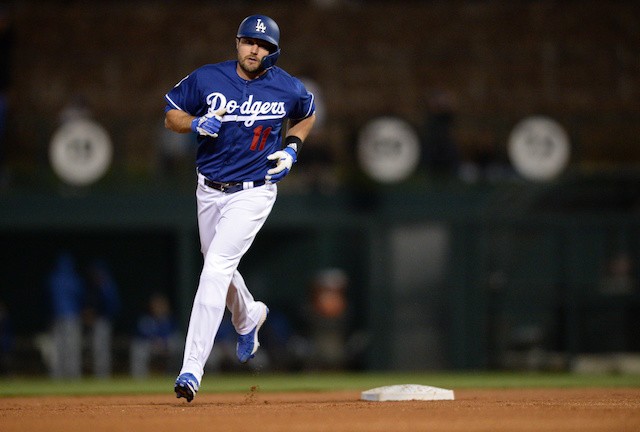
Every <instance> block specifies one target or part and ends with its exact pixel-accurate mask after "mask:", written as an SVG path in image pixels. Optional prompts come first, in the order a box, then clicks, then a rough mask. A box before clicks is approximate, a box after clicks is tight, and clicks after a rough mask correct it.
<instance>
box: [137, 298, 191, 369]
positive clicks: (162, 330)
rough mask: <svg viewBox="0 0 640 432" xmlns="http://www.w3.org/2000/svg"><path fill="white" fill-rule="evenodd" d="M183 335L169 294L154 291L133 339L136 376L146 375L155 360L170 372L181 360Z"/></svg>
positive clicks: (139, 320)
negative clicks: (181, 339)
mask: <svg viewBox="0 0 640 432" xmlns="http://www.w3.org/2000/svg"><path fill="white" fill-rule="evenodd" d="M181 348H182V347H181V345H180V335H179V333H178V326H177V323H176V320H175V318H174V316H173V312H172V310H171V304H170V303H169V299H168V298H167V296H165V295H164V294H161V293H155V294H153V295H152V296H151V297H150V298H149V304H148V310H147V312H146V313H144V314H143V315H142V316H140V318H139V319H138V322H137V324H136V333H135V336H134V337H133V340H132V341H131V347H130V352H129V361H130V364H129V367H130V372H131V376H133V377H134V378H146V377H148V376H149V373H150V371H151V369H152V365H153V364H160V365H161V369H162V372H163V373H168V372H169V371H170V370H171V369H173V368H174V367H175V366H176V364H178V363H179V356H180V350H181Z"/></svg>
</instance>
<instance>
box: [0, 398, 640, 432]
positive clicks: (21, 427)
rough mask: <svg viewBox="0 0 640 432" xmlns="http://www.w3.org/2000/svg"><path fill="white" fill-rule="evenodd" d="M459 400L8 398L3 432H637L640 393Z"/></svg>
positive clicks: (1, 405)
mask: <svg viewBox="0 0 640 432" xmlns="http://www.w3.org/2000/svg"><path fill="white" fill-rule="evenodd" d="M455 396H456V400H455V401H427V402H425V401H422V402H365V401H361V400H359V398H360V393H357V392H336V393H326V392H322V393H262V392H260V391H259V390H255V389H254V390H253V391H250V392H247V393H246V394H237V393H235V394H200V395H198V396H197V398H196V399H195V400H194V401H193V402H192V403H190V404H188V403H186V401H185V400H184V399H180V400H178V399H175V398H174V396H173V395H172V394H170V393H169V394H166V395H152V396H150V395H139V396H99V397H95V396H81V397H20V398H2V399H0V430H1V431H2V432H14V431H47V432H57V431H65V432H73V431H82V432H101V431H128V432H130V431H135V432H147V431H149V432H151V431H153V432H158V431H179V430H189V431H211V432H214V431H215V432H217V431H224V432H228V431H251V432H270V431H278V432H287V431H305V432H313V431H332V432H343V431H345V432H347V431H348V432H358V431H363V432H365V431H366V432H374V431H384V432H389V431H460V432H463V431H464V432H469V431H492V432H496V431H536V432H539V431H580V432H586V431H607V432H609V431H616V432H618V431H638V430H640V389H527V390H513V389H509V390H455Z"/></svg>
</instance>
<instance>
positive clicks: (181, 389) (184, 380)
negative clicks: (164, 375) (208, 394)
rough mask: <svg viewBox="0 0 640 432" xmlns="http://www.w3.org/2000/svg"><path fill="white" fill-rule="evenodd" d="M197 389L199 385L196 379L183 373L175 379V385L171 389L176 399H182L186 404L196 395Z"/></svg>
mask: <svg viewBox="0 0 640 432" xmlns="http://www.w3.org/2000/svg"><path fill="white" fill-rule="evenodd" d="M199 388H200V384H198V380H197V379H196V377H194V376H193V375H192V374H190V373H183V374H182V375H180V376H179V377H178V379H176V384H175V387H174V388H173V389H174V391H175V392H176V397H177V398H178V399H179V398H181V397H183V398H185V399H186V400H187V402H191V401H192V400H193V398H194V396H195V395H196V393H198V389H199Z"/></svg>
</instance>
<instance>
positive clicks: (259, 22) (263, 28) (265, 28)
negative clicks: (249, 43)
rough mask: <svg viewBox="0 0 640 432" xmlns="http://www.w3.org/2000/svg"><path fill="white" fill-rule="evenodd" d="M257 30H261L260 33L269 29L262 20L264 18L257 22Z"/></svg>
mask: <svg viewBox="0 0 640 432" xmlns="http://www.w3.org/2000/svg"><path fill="white" fill-rule="evenodd" d="M256 31H259V32H260V33H264V32H265V31H267V26H266V25H264V23H263V22H262V18H258V22H256Z"/></svg>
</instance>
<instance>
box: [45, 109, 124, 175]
mask: <svg viewBox="0 0 640 432" xmlns="http://www.w3.org/2000/svg"><path fill="white" fill-rule="evenodd" d="M112 155H113V147H112V145H111V139H110V138H109V134H108V133H107V131H106V130H105V129H104V128H103V127H102V126H101V125H99V124H98V123H96V122H95V121H93V120H89V119H79V120H72V121H69V122H67V123H65V124H63V125H62V126H60V128H59V129H58V130H57V131H56V132H55V133H54V135H53V138H52V139H51V144H50V145H49V160H50V162H51V166H52V167H53V170H54V171H55V173H56V174H57V175H58V176H59V177H60V178H61V179H62V180H63V181H65V182H66V183H69V184H71V185H74V186H85V185H89V184H91V183H93V182H95V181H96V180H98V179H99V178H100V177H102V176H103V175H104V174H105V173H106V172H107V170H108V169H109V166H110V165H111V158H112Z"/></svg>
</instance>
